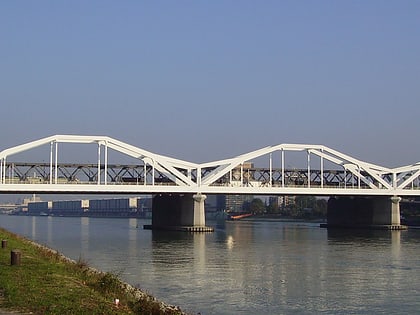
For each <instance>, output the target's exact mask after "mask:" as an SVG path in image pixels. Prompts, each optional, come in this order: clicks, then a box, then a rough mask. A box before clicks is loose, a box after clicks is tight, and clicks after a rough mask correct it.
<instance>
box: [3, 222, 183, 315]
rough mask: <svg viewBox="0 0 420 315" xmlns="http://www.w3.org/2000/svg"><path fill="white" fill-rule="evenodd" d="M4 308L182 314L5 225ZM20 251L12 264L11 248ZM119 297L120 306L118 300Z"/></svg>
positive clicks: (37, 312) (81, 312)
mask: <svg viewBox="0 0 420 315" xmlns="http://www.w3.org/2000/svg"><path fill="white" fill-rule="evenodd" d="M0 240H7V247H6V248H0V308H2V309H13V310H18V311H21V312H31V313H33V314H171V315H172V314H174V315H175V314H183V312H181V310H179V308H177V307H172V306H168V305H165V304H164V303H161V302H159V301H157V300H156V299H154V298H153V297H152V296H150V295H148V294H146V293H144V292H142V291H140V290H138V289H135V288H133V287H131V286H129V285H127V284H125V283H123V282H121V281H120V280H119V279H118V278H117V276H115V275H113V274H111V273H102V272H98V271H95V270H94V269H92V268H89V266H87V264H86V263H85V262H83V261H78V262H74V261H71V260H69V259H67V258H66V257H64V256H62V255H61V254H59V253H57V252H55V251H52V250H50V249H48V248H45V247H42V246H39V245H37V244H35V243H33V242H31V241H29V240H27V239H24V238H22V237H19V236H17V235H15V234H12V233H10V232H8V231H5V230H3V229H0ZM15 249H18V250H20V252H21V258H20V265H11V250H15ZM115 299H118V300H119V303H118V305H116V304H117V303H116V300H115Z"/></svg>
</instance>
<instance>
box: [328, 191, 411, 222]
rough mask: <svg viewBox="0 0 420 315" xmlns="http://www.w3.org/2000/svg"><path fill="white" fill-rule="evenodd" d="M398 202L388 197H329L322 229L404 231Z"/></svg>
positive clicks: (396, 198)
mask: <svg viewBox="0 0 420 315" xmlns="http://www.w3.org/2000/svg"><path fill="white" fill-rule="evenodd" d="M400 200H401V198H400V197H398V196H393V197H391V198H389V197H338V198H336V197H331V198H330V199H329V201H328V212H327V224H326V225H322V226H324V227H339V228H370V229H389V230H404V229H406V228H407V227H406V226H404V225H401V221H400V204H399V203H400Z"/></svg>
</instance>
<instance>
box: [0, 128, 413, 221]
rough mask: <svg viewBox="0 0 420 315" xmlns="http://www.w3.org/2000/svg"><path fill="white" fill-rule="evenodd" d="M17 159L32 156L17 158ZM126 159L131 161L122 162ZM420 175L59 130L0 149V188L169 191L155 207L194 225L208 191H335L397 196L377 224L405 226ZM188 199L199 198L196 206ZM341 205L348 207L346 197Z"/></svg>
mask: <svg viewBox="0 0 420 315" xmlns="http://www.w3.org/2000/svg"><path fill="white" fill-rule="evenodd" d="M66 146H70V150H71V151H67V152H71V153H72V154H71V155H74V153H75V152H76V153H77V157H78V159H81V158H82V159H83V160H84V161H85V163H75V162H74V161H69V160H68V157H67V155H68V154H66V153H65V154H64V157H61V156H60V153H61V152H66V149H67V150H68V148H66ZM75 146H78V147H77V150H75V149H74V147H75ZM31 154H32V155H34V156H35V155H36V156H37V159H38V162H33V161H34V160H35V158H32V159H30V161H31V162H28V158H27V156H28V155H29V156H31ZM39 155H40V156H39ZM19 156H24V158H23V159H24V160H25V159H26V161H19ZM59 157H60V159H62V160H66V161H61V160H60V161H59ZM73 158H74V157H73ZM112 159H114V161H111V160H112ZM121 159H130V160H131V161H132V162H131V163H121V162H120V160H121ZM115 160H116V161H115ZM45 161H47V162H45ZM92 161H94V162H92ZM116 162H118V163H116ZM290 165H293V167H292V166H290ZM419 177H420V163H415V164H412V165H407V166H402V167H397V168H387V167H382V166H379V165H375V164H372V163H368V162H364V161H361V160H358V159H356V158H353V157H351V156H349V155H347V154H344V153H341V152H338V151H336V150H334V149H331V148H329V147H326V146H323V145H307V144H279V145H274V146H268V147H265V148H262V149H258V150H255V151H252V152H248V153H245V154H242V155H239V156H236V157H232V158H228V159H224V160H218V161H213V162H206V163H192V162H188V161H184V160H180V159H175V158H171V157H168V156H164V155H159V154H156V153H153V152H150V151H147V150H144V149H142V148H139V147H136V146H133V145H130V144H127V143H124V142H121V141H119V140H116V139H113V138H110V137H107V136H79V135H55V136H51V137H46V138H43V139H39V140H36V141H32V142H29V143H25V144H21V145H18V146H15V147H11V148H8V149H4V150H3V151H1V152H0V193H7V194H11V193H60V194H62V193H66V194H95V193H97V194H154V195H156V196H164V197H162V198H161V199H160V201H159V200H156V202H155V203H156V205H157V206H156V209H158V208H165V207H172V208H178V210H177V211H174V213H178V215H179V216H180V217H184V216H186V217H190V216H192V218H193V220H192V221H191V220H187V221H188V222H190V221H191V222H190V223H191V224H189V225H193V226H197V225H198V226H201V225H204V219H203V216H204V199H205V195H206V194H251V195H314V196H334V197H339V198H341V199H340V200H341V201H343V200H345V203H346V204H349V203H351V202H353V201H352V200H354V199H355V198H359V199H357V200H358V202H360V200H361V199H360V198H361V197H365V199H363V200H369V202H371V200H381V202H374V205H366V203H365V202H364V203H363V204H364V207H370V208H372V210H371V212H373V213H376V214H375V215H376V216H378V212H379V210H375V209H376V208H377V207H378V205H379V204H380V207H381V208H382V207H388V206H387V205H385V204H383V200H388V201H389V200H391V201H390V206H389V207H390V208H392V209H393V208H398V211H397V210H395V211H394V210H390V213H391V214H392V215H391V219H389V220H388V219H386V220H384V219H383V218H382V219H380V220H376V221H375V222H377V223H382V222H385V223H386V225H399V207H395V205H398V201H399V198H400V197H402V196H418V195H420V189H419V187H420V180H419ZM168 196H172V197H170V198H169V197H168ZM174 196H175V197H174ZM182 196H195V197H194V198H190V197H187V198H184V197H182ZM346 196H347V197H346ZM158 198H159V197H157V199H158ZM179 198H181V199H182V200H181V199H179ZM375 198H376V199H375ZM188 199H191V200H193V199H194V200H195V201H193V204H192V205H191V204H190V201H187V200H188ZM174 200H177V201H174ZM155 203H154V204H155ZM336 203H337V202H336ZM194 204H195V205H194ZM197 204H198V205H199V206H197ZM338 204H340V207H343V203H342V202H339V203H338ZM358 206H360V205H358ZM186 207H187V208H188V207H192V208H193V209H195V208H196V209H195V210H191V211H192V213H195V214H191V213H189V214H187V215H184V212H183V210H182V209H184V208H186ZM333 209H335V207H334V206H331V209H330V208H329V213H333V212H334V211H335V210H333ZM330 210H331V211H330ZM157 212H158V210H155V207H154V217H159V215H157V214H156V213H157ZM351 212H352V211H347V213H351ZM375 215H373V214H372V216H375ZM387 216H388V215H387ZM397 216H398V218H396V217H397ZM165 217H171V216H170V215H168V213H166V214H164V215H162V218H161V220H163V221H165V222H166V223H168V224H169V222H167V220H165V219H164V218H165ZM337 217H338V216H337ZM331 220H333V219H331ZM184 221H185V220H184ZM388 221H389V222H388ZM166 223H165V224H166Z"/></svg>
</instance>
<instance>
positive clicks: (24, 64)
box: [0, 0, 420, 167]
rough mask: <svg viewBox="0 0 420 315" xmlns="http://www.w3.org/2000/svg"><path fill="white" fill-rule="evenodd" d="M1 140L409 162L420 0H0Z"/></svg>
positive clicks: (415, 125)
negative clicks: (106, 142)
mask: <svg viewBox="0 0 420 315" xmlns="http://www.w3.org/2000/svg"><path fill="white" fill-rule="evenodd" d="M0 48H1V49H0V107H1V123H0V135H1V137H0V139H1V140H0V149H1V150H2V149H5V148H7V147H10V146H14V145H17V144H20V143H24V142H27V141H31V140H35V139H38V138H42V137H46V136H50V135H53V134H81V135H107V136H110V137H113V138H116V139H119V140H121V141H125V142H128V143H130V144H133V145H135V146H139V147H142V148H144V149H147V150H150V151H153V152H156V153H160V154H165V155H170V156H173V157H177V158H181V159H186V160H190V161H193V162H206V161H209V160H214V159H220V158H227V157H231V156H235V155H238V154H241V153H245V152H248V151H252V150H255V149H258V148H261V147H264V146H266V145H271V144H273V145H274V144H280V143H311V144H324V145H327V146H329V147H332V148H334V149H337V150H339V151H342V152H344V153H347V154H349V155H352V156H354V157H356V158H360V159H362V160H365V161H369V162H372V163H376V164H381V165H384V166H390V167H391V166H399V165H403V164H410V163H413V162H417V161H420V121H419V117H420V1H408V0H407V1H405V0H403V1H401V0H398V1H391V0H389V1H383V0H380V1H375V0H370V1H364V0H360V1H357V0H354V1H245V0H243V1H239V0H238V1H182V0H181V1H76V0H72V1H1V2H0Z"/></svg>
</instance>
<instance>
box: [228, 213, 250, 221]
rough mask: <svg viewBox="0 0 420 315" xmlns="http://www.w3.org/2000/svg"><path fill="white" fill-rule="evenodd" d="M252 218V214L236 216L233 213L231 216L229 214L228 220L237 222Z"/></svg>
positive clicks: (237, 214)
mask: <svg viewBox="0 0 420 315" xmlns="http://www.w3.org/2000/svg"><path fill="white" fill-rule="evenodd" d="M250 216H252V213H236V214H234V213H231V214H228V216H227V220H229V221H236V220H240V219H243V218H247V217H250Z"/></svg>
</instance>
